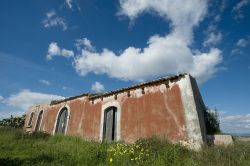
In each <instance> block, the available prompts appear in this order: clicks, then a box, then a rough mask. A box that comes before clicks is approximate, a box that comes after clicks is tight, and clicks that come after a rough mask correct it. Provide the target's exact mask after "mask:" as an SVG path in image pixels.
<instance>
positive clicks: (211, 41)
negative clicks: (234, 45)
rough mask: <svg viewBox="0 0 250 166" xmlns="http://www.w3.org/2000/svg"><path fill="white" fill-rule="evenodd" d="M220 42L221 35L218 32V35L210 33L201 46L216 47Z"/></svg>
mask: <svg viewBox="0 0 250 166" xmlns="http://www.w3.org/2000/svg"><path fill="white" fill-rule="evenodd" d="M221 40H222V34H221V33H220V32H218V33H214V32H211V33H209V34H208V36H207V38H206V40H205V41H204V42H203V46H204V47H207V46H212V45H216V44H219V43H220V42H221Z"/></svg>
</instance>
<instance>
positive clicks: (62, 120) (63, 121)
mask: <svg viewBox="0 0 250 166" xmlns="http://www.w3.org/2000/svg"><path fill="white" fill-rule="evenodd" d="M67 121H68V109H67V108H63V109H62V110H61V112H60V113H59V115H58V118H57V124H56V131H55V133H63V134H64V133H65V130H66V125H67Z"/></svg>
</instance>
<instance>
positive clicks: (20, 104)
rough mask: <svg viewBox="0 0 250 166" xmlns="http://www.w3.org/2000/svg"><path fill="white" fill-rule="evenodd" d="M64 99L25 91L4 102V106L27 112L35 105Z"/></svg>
mask: <svg viewBox="0 0 250 166" xmlns="http://www.w3.org/2000/svg"><path fill="white" fill-rule="evenodd" d="M63 98H64V97H62V96H58V95H52V94H46V93H39V92H32V91H30V90H28V89H23V90H21V91H20V92H18V93H17V94H13V95H11V96H10V97H8V98H6V99H4V100H3V103H4V104H7V105H9V106H13V107H16V108H19V109H21V110H27V109H28V107H30V106H32V105H34V104H40V103H45V102H50V101H51V100H56V99H63Z"/></svg>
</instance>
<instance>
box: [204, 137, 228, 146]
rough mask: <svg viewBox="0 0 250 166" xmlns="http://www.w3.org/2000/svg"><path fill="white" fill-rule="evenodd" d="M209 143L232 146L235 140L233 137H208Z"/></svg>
mask: <svg viewBox="0 0 250 166" xmlns="http://www.w3.org/2000/svg"><path fill="white" fill-rule="evenodd" d="M207 142H208V144H213V145H232V144H233V138H232V136H231V135H207Z"/></svg>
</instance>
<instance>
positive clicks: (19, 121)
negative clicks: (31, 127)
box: [0, 115, 25, 128]
mask: <svg viewBox="0 0 250 166" xmlns="http://www.w3.org/2000/svg"><path fill="white" fill-rule="evenodd" d="M24 122H25V115H22V116H21V117H13V116H12V115H11V116H10V118H7V119H3V120H1V121H0V126H8V127H14V128H22V127H23V125H24Z"/></svg>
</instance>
